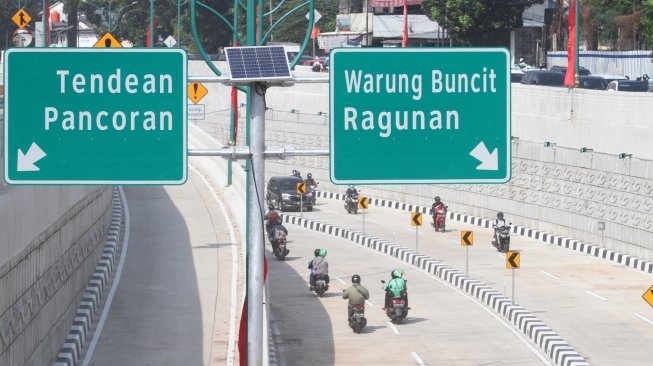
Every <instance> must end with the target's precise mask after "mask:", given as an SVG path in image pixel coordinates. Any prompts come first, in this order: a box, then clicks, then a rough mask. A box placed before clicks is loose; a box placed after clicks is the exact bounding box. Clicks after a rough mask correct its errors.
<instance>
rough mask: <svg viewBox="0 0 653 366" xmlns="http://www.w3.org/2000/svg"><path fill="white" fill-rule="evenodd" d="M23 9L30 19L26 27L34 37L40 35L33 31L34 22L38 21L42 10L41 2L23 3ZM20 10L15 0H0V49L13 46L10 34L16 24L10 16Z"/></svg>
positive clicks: (12, 32)
mask: <svg viewBox="0 0 653 366" xmlns="http://www.w3.org/2000/svg"><path fill="white" fill-rule="evenodd" d="M24 9H25V11H27V13H28V14H30V15H31V17H32V21H31V23H30V24H28V26H27V28H28V29H29V30H30V31H31V32H32V33H33V34H34V37H38V36H40V34H36V32H34V23H35V22H40V21H41V18H40V16H39V12H40V11H41V10H42V8H41V2H40V1H39V2H36V1H29V2H27V3H26V4H24ZM18 10H20V8H19V7H18V3H17V2H16V0H0V50H4V49H7V48H9V47H14V44H13V42H12V36H13V34H14V32H15V31H16V29H18V26H17V25H16V23H14V22H13V20H11V17H13V16H14V14H16V12H17V11H18Z"/></svg>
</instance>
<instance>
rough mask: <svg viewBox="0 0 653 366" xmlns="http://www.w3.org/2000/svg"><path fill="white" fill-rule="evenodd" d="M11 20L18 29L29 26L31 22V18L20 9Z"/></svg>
mask: <svg viewBox="0 0 653 366" xmlns="http://www.w3.org/2000/svg"><path fill="white" fill-rule="evenodd" d="M11 20H13V21H14V23H16V25H17V26H18V28H20V29H23V28H25V27H26V26H27V24H29V22H30V21H31V20H32V17H31V16H29V14H28V13H27V12H26V11H25V9H20V10H18V11H17V12H16V14H14V16H13V17H11Z"/></svg>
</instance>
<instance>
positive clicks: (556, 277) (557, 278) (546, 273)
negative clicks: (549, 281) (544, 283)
mask: <svg viewBox="0 0 653 366" xmlns="http://www.w3.org/2000/svg"><path fill="white" fill-rule="evenodd" d="M542 273H544V274H545V275H547V276H549V277H551V278H555V279H556V280H559V279H560V277H558V276H556V275H553V274H551V273H549V272H547V271H542Z"/></svg>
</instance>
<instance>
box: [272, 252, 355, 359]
mask: <svg viewBox="0 0 653 366" xmlns="http://www.w3.org/2000/svg"><path fill="white" fill-rule="evenodd" d="M290 250H291V251H292V250H293V248H292V247H290ZM265 256H266V258H267V261H268V281H269V286H270V300H269V302H270V311H271V312H272V316H273V317H274V321H275V324H276V326H277V327H278V329H279V333H280V335H279V336H277V337H276V338H277V339H275V342H277V343H278V344H277V348H280V347H279V346H281V348H283V350H284V352H283V354H282V355H280V356H281V357H278V358H281V359H285V364H286V365H289V366H290V365H320V366H329V365H335V356H334V355H335V348H334V343H333V339H334V335H333V331H332V325H331V321H330V318H329V314H328V313H327V310H326V309H325V308H324V306H323V305H322V302H321V299H320V298H319V297H317V296H316V295H315V293H313V292H310V291H309V290H308V284H307V277H308V269H306V272H305V273H301V274H300V273H298V272H297V271H296V270H295V269H294V268H293V267H291V266H290V265H289V264H288V263H287V262H286V261H280V260H278V259H277V258H276V257H275V256H274V255H273V254H272V253H271V252H270V245H269V243H268V244H266V252H265ZM295 259H302V257H296V258H295ZM301 267H302V268H304V267H305V266H304V265H302V266H301ZM332 288H333V287H332ZM339 295H340V294H339V293H335V292H333V290H329V292H327V293H325V294H324V298H329V297H332V296H333V297H335V296H339ZM278 304H279V305H278ZM281 304H283V305H281ZM343 321H344V320H343Z"/></svg>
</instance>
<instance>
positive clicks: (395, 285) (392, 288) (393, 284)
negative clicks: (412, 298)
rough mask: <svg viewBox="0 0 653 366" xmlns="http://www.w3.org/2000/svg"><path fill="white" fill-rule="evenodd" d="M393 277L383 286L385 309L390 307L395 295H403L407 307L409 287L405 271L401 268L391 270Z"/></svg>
mask: <svg viewBox="0 0 653 366" xmlns="http://www.w3.org/2000/svg"><path fill="white" fill-rule="evenodd" d="M390 276H391V277H392V279H390V281H388V284H387V285H386V286H385V287H384V288H383V290H385V307H384V308H383V310H385V309H387V308H389V307H390V302H391V300H392V298H393V297H401V298H403V299H404V301H405V302H406V308H407V307H408V292H407V291H408V289H407V287H406V280H404V279H403V276H404V271H402V270H400V269H395V270H393V271H392V272H390Z"/></svg>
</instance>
